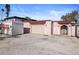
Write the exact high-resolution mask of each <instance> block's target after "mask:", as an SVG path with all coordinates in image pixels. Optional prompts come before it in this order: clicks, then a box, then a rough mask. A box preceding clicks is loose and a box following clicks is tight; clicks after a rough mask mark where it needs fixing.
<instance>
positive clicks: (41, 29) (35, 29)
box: [32, 25, 44, 34]
mask: <svg viewBox="0 0 79 59" xmlns="http://www.w3.org/2000/svg"><path fill="white" fill-rule="evenodd" d="M32 33H36V34H44V25H32Z"/></svg>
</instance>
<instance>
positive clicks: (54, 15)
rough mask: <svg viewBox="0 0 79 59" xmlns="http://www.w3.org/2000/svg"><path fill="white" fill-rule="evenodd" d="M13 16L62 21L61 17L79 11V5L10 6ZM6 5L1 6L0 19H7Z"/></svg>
mask: <svg viewBox="0 0 79 59" xmlns="http://www.w3.org/2000/svg"><path fill="white" fill-rule="evenodd" d="M10 6H11V11H10V17H11V16H19V17H30V18H32V19H36V20H61V16H62V15H65V14H67V13H69V12H71V11H74V10H78V9H79V4H10ZM1 9H5V4H0V18H1V15H2V16H3V18H5V17H6V14H5V12H3V14H2V12H1Z"/></svg>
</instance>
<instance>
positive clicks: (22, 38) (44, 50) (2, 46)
mask: <svg viewBox="0 0 79 59" xmlns="http://www.w3.org/2000/svg"><path fill="white" fill-rule="evenodd" d="M0 54H1V55H71V54H74V55H78V54H79V39H78V38H76V37H68V36H45V35H38V34H24V35H19V36H16V37H10V38H6V39H4V40H0Z"/></svg>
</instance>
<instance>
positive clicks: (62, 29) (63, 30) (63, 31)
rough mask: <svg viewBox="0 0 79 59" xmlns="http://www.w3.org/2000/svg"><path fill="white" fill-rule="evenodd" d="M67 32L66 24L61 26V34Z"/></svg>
mask: <svg viewBox="0 0 79 59" xmlns="http://www.w3.org/2000/svg"><path fill="white" fill-rule="evenodd" d="M67 34H68V27H67V26H66V25H63V26H61V35H67Z"/></svg>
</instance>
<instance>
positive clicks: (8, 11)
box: [5, 4, 10, 17]
mask: <svg viewBox="0 0 79 59" xmlns="http://www.w3.org/2000/svg"><path fill="white" fill-rule="evenodd" d="M5 9H6V15H7V16H6V17H9V14H10V5H9V4H6V5H5Z"/></svg>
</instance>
